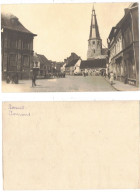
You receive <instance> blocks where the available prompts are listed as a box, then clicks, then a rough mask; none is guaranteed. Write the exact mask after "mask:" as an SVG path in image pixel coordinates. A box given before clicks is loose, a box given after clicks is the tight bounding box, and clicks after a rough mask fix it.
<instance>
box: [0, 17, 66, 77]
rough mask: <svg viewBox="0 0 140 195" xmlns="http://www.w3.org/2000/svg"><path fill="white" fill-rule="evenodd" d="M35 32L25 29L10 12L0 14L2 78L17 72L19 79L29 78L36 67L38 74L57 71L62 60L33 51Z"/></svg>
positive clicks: (44, 74)
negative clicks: (50, 58)
mask: <svg viewBox="0 0 140 195" xmlns="http://www.w3.org/2000/svg"><path fill="white" fill-rule="evenodd" d="M35 36H37V35H36V34H34V33H32V32H30V31H29V30H28V29H26V28H25V27H24V26H23V25H22V24H21V22H20V21H19V19H18V18H17V17H16V16H14V15H11V14H1V56H2V79H3V80H5V79H6V78H7V76H10V75H13V74H18V78H19V79H29V78H30V77H31V70H32V69H33V68H37V69H38V75H39V76H46V75H47V74H49V73H52V74H53V73H54V72H59V71H60V68H61V66H62V64H63V63H62V62H55V61H51V60H48V59H47V58H46V57H45V56H44V55H42V54H37V53H34V51H33V40H34V37H35Z"/></svg>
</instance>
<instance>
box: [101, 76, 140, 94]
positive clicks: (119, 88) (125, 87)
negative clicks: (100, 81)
mask: <svg viewBox="0 0 140 195" xmlns="http://www.w3.org/2000/svg"><path fill="white" fill-rule="evenodd" d="M104 79H105V80H106V81H107V82H109V83H110V80H109V78H105V77H104ZM112 87H114V89H116V90H117V91H138V90H139V88H138V87H135V86H133V85H129V84H124V83H123V82H120V81H117V80H114V81H113V85H112Z"/></svg>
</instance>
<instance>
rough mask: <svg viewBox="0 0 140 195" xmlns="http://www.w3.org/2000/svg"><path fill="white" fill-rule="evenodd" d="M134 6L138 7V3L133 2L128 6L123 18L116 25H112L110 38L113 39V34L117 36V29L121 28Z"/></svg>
mask: <svg viewBox="0 0 140 195" xmlns="http://www.w3.org/2000/svg"><path fill="white" fill-rule="evenodd" d="M134 7H138V3H137V2H136V3H131V4H130V5H129V7H128V8H126V9H125V10H126V11H125V15H124V16H123V17H122V18H121V20H120V21H119V22H118V23H117V24H116V26H115V27H112V29H111V31H110V34H109V37H108V38H109V39H111V38H112V37H113V36H115V34H116V32H117V30H119V29H120V28H121V26H122V24H123V22H124V21H125V19H126V17H127V16H128V14H129V13H130V10H131V9H133V8H134Z"/></svg>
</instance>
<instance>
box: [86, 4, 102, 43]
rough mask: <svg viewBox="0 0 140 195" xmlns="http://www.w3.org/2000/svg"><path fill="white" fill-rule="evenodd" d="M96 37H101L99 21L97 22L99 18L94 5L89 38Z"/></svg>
mask: <svg viewBox="0 0 140 195" xmlns="http://www.w3.org/2000/svg"><path fill="white" fill-rule="evenodd" d="M94 38H97V39H101V38H100V33H99V28H98V23H97V18H96V14H95V9H94V6H93V9H92V16H91V26H90V34H89V39H94Z"/></svg>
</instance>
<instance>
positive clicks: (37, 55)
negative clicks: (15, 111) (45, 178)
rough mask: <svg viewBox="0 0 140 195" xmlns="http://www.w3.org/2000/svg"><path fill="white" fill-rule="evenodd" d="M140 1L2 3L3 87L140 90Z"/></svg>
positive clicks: (22, 89)
mask: <svg viewBox="0 0 140 195" xmlns="http://www.w3.org/2000/svg"><path fill="white" fill-rule="evenodd" d="M138 6H139V4H138V2H119V3H94V4H92V3H88V4H87V3H83V4H82V3H81V4H80V3H77V4H67V3H65V4H55V3H54V4H15V5H2V8H1V10H2V13H1V37H2V41H1V42H2V44H1V55H2V61H1V63H2V91H3V92H94V91H136V90H138V89H139V23H138V21H139V14H138Z"/></svg>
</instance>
